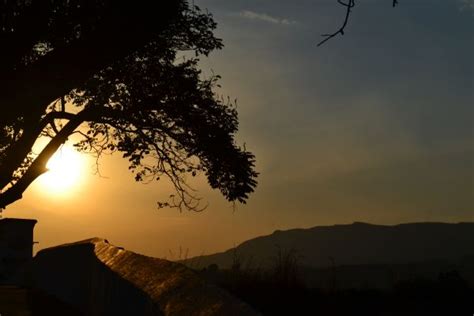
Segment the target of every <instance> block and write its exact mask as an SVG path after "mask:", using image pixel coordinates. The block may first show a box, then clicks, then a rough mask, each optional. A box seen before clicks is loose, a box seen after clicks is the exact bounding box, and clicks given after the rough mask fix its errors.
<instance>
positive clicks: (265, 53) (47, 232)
mask: <svg viewBox="0 0 474 316" xmlns="http://www.w3.org/2000/svg"><path fill="white" fill-rule="evenodd" d="M195 3H196V4H197V5H199V6H200V7H202V8H207V9H208V10H209V11H210V12H212V13H213V14H214V17H215V19H216V21H217V23H218V27H217V30H216V34H217V36H218V37H220V38H222V39H223V41H224V45H225V46H224V48H223V49H222V50H220V51H217V52H214V53H212V54H211V55H210V56H209V58H207V59H205V58H204V59H202V60H201V67H202V70H203V76H210V75H211V74H212V73H213V72H215V73H216V74H219V75H221V76H222V79H221V81H220V84H221V85H222V88H221V89H220V90H219V91H218V93H219V94H222V95H223V96H224V97H227V96H229V97H230V98H231V99H237V104H238V107H237V110H238V112H239V122H240V124H239V133H238V142H239V143H240V144H242V145H243V144H244V142H245V147H246V148H247V149H248V150H250V151H251V152H253V153H254V154H255V156H256V159H257V160H256V161H257V171H258V172H259V173H260V175H259V178H258V182H259V183H258V186H257V189H256V191H255V192H254V193H253V194H252V195H251V196H250V199H249V201H248V203H247V204H246V205H240V204H236V207H235V208H233V206H232V204H230V203H228V202H226V201H225V199H224V198H223V197H222V196H221V195H220V194H219V192H217V191H212V190H210V189H209V186H208V185H207V183H206V180H205V178H204V177H198V178H196V179H195V181H191V183H192V185H193V187H194V188H195V189H197V190H198V194H199V196H201V197H203V201H204V203H209V206H208V207H207V209H206V210H205V211H203V212H200V213H193V212H187V211H183V212H179V211H178V210H176V209H157V201H159V200H160V199H164V198H166V197H167V196H169V195H170V194H172V193H173V191H172V188H171V187H170V185H169V184H168V183H167V182H164V181H159V182H152V183H149V184H142V183H136V182H135V181H134V179H133V175H132V174H131V173H130V172H129V171H128V165H127V162H126V161H125V160H123V159H122V158H121V157H120V154H119V153H117V154H116V155H112V156H105V157H103V158H102V159H101V160H100V161H99V164H100V165H99V171H100V175H99V174H97V172H95V170H96V161H95V160H94V159H93V158H92V157H87V159H81V160H80V164H79V165H80V166H81V169H80V174H78V175H77V174H76V177H78V179H79V180H78V181H77V182H76V183H75V184H74V185H73V186H72V187H71V189H70V190H69V191H68V192H67V194H65V193H64V192H62V193H61V192H56V191H55V190H48V191H46V190H45V189H44V185H42V184H41V179H38V181H37V182H35V183H34V184H33V185H32V186H31V187H30V188H29V189H28V190H27V191H26V193H25V195H24V198H23V199H22V200H20V201H18V202H17V203H15V204H14V205H12V206H11V207H9V208H8V209H7V210H6V211H5V212H4V213H3V215H4V216H6V217H19V218H35V219H37V220H38V224H37V226H36V227H35V240H36V241H38V242H39V244H37V245H35V247H36V248H35V251H38V250H40V249H42V248H45V247H49V246H53V245H57V244H61V243H66V242H72V241H77V240H80V239H86V238H89V237H92V236H98V237H103V238H107V239H108V240H110V241H111V242H112V243H114V244H116V245H120V246H123V247H125V248H127V249H129V250H132V251H135V252H139V253H143V254H147V255H150V256H157V257H167V258H168V259H179V257H182V256H183V253H186V254H187V255H189V256H195V255H200V254H212V253H215V252H217V251H223V250H226V249H229V248H231V247H233V246H235V245H237V244H239V243H241V242H242V241H244V240H247V239H249V238H253V237H255V236H260V235H266V234H270V233H272V232H273V231H275V230H277V229H279V230H284V229H290V228H296V227H312V226H316V225H333V224H342V223H351V222H354V221H363V222H370V223H376V224H396V223H405V222H426V221H430V222H438V221H439V222H441V221H442V222H463V221H474V165H473V161H474V146H473V145H474V129H473V126H474V125H473V123H474V122H473V121H474V107H473V104H474V92H473V91H474V79H473V78H474V61H473V58H472V56H474V37H473V31H474V2H473V1H472V0H430V1H428V0H414V1H400V4H399V5H398V6H397V7H395V8H392V6H391V1H375V0H365V1H360V2H358V5H357V7H356V8H355V9H354V11H353V14H352V15H351V19H350V21H349V25H348V28H347V30H346V34H345V36H342V37H340V36H339V37H335V38H334V39H332V40H330V41H329V42H327V43H326V44H324V45H323V46H321V47H317V43H318V42H319V41H320V39H321V36H320V35H321V34H322V33H327V32H332V31H335V30H336V29H337V28H338V27H339V25H340V23H341V22H342V20H343V18H344V9H342V8H341V7H340V6H338V5H337V2H336V1H333V0H318V1H314V0H307V1H304V0H296V1H284V0H273V1H270V0H258V1H257V0H252V1H250V0H248V1H243V0H233V1H230V0H229V1H223V0H199V1H195ZM76 169H77V168H76ZM76 171H77V170H76ZM45 176H46V175H44V176H42V177H45ZM62 176H63V177H67V176H66V175H62Z"/></svg>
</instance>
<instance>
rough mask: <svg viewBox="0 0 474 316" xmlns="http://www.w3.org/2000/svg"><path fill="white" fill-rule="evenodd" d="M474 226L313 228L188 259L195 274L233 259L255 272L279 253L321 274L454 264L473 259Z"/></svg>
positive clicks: (356, 224) (227, 264)
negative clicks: (333, 269)
mask: <svg viewBox="0 0 474 316" xmlns="http://www.w3.org/2000/svg"><path fill="white" fill-rule="evenodd" d="M473 245H474V222H461V223H453V224H451V223H436V222H423V223H408V224H399V225H393V226H390V225H374V224H368V223H362V222H354V223H353V224H348V225H333V226H316V227H313V228H308V229H300V228H299V229H290V230H286V231H280V230H277V231H275V232H274V233H273V234H271V235H267V236H261V237H257V238H254V239H250V240H247V241H245V242H243V243H242V244H240V245H239V246H237V247H235V248H232V249H229V250H227V251H225V252H222V253H216V254H213V255H208V256H200V257H195V258H191V259H187V260H186V261H185V263H187V264H188V265H190V266H193V267H196V268H200V267H206V266H208V265H210V264H213V263H215V264H217V265H218V266H219V267H220V268H230V267H231V266H232V264H233V262H234V261H235V258H238V259H239V260H240V261H241V262H242V264H244V265H245V264H246V262H248V261H249V260H250V261H251V262H252V264H253V265H254V266H262V267H266V266H269V265H271V264H273V262H274V258H275V256H276V255H277V253H278V249H279V248H280V249H281V250H282V251H283V253H285V252H288V251H290V250H293V251H296V253H297V254H298V256H299V257H300V260H299V262H300V263H301V264H302V265H305V266H309V267H315V268H322V267H328V266H330V265H331V264H332V263H331V262H332V260H334V262H335V264H336V265H363V264H404V263H417V262H426V261H437V260H439V261H457V260H461V259H462V258H465V257H470V256H474V246H473Z"/></svg>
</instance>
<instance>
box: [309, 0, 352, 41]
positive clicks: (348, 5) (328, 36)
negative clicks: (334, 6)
mask: <svg viewBox="0 0 474 316" xmlns="http://www.w3.org/2000/svg"><path fill="white" fill-rule="evenodd" d="M348 1H349V2H347V3H345V2H342V0H337V2H338V3H339V4H340V5H342V6H344V7H346V17H345V18H344V23H342V26H341V27H340V28H339V29H338V30H337V31H336V32H334V33H332V34H323V35H321V36H323V37H325V39H323V40H322V41H321V42H319V43H318V46H321V45H323V44H324V43H326V42H327V41H329V40H330V39H331V38H333V37H334V36H336V35H338V34H341V35H344V29H345V28H346V26H347V22H348V21H349V16H350V15H351V9H352V8H353V7H354V6H355V0H348Z"/></svg>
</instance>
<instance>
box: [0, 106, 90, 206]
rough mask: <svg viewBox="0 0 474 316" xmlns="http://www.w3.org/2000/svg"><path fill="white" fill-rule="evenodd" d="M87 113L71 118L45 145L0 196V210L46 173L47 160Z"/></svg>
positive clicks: (82, 120)
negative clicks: (19, 176) (18, 177)
mask: <svg viewBox="0 0 474 316" xmlns="http://www.w3.org/2000/svg"><path fill="white" fill-rule="evenodd" d="M89 112H90V111H88V109H85V110H83V111H81V112H79V113H78V114H76V115H75V116H74V117H73V118H71V120H69V122H68V123H67V124H66V125H65V126H64V127H63V128H62V129H61V131H60V132H59V133H58V134H57V135H56V136H55V137H54V138H53V139H52V140H51V141H50V142H49V143H48V145H46V147H45V148H44V149H43V150H42V151H41V153H40V154H39V155H38V157H36V159H35V160H34V161H33V163H32V164H31V165H30V166H29V167H28V169H27V170H26V172H25V173H24V174H23V176H22V177H21V178H20V179H19V180H18V181H17V182H15V184H13V185H12V186H11V187H10V188H8V189H7V190H6V191H5V192H3V193H1V194H0V210H1V209H5V207H7V206H8V205H10V204H12V203H13V202H15V201H17V200H19V199H21V198H22V195H23V192H25V190H26V189H27V188H28V186H29V185H30V184H31V183H32V182H33V181H34V180H36V178H38V177H39V176H40V175H42V174H43V173H45V172H46V171H48V169H47V168H46V164H47V162H48V160H49V159H50V158H51V156H52V155H53V154H54V153H55V152H56V151H57V150H58V149H59V147H61V145H63V144H64V143H65V142H66V141H67V139H68V137H69V135H71V134H72V133H73V132H74V130H75V129H76V128H77V127H79V125H81V124H82V123H83V122H84V120H85V119H86V118H87V117H88V115H89ZM52 113H53V112H52Z"/></svg>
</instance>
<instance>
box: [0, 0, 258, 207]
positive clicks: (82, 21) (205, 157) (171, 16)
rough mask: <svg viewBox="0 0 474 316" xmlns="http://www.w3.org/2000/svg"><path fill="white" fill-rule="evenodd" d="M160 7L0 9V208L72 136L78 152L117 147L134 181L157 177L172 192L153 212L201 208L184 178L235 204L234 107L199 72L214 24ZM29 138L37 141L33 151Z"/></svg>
mask: <svg viewBox="0 0 474 316" xmlns="http://www.w3.org/2000/svg"><path fill="white" fill-rule="evenodd" d="M159 3H160V4H159V6H158V7H157V8H155V6H156V3H155V2H154V1H147V0H137V1H133V2H131V1H125V0H68V1H62V0H5V1H2V2H0V13H1V16H0V17H1V20H0V46H1V47H2V55H1V58H0V106H1V115H0V209H4V208H5V207H6V206H8V205H10V204H12V203H13V202H15V201H17V200H18V199H21V197H22V194H23V192H24V191H25V190H26V189H27V188H28V186H29V185H30V184H31V183H32V182H33V181H34V180H35V179H36V178H38V177H39V176H40V175H41V174H43V173H44V172H46V171H47V169H46V163H47V161H48V159H49V158H50V157H51V156H52V155H53V154H54V153H55V152H56V151H57V150H58V149H59V148H60V146H61V145H62V144H64V143H65V142H66V141H67V140H68V138H69V137H70V136H71V135H73V134H77V135H79V136H80V140H79V141H77V142H76V144H75V146H76V147H77V149H78V150H80V151H83V152H87V153H93V154H95V155H96V156H97V157H100V156H101V155H102V154H104V153H110V152H120V153H121V154H122V155H123V157H124V158H126V159H128V161H129V169H130V170H131V171H132V172H134V173H135V179H136V180H137V181H149V180H158V179H160V177H166V178H168V179H169V180H170V181H171V183H172V184H173V185H174V188H175V189H176V194H175V195H174V196H173V197H172V198H171V199H170V200H169V201H166V202H159V206H171V207H179V208H181V209H182V208H184V209H192V210H198V209H200V206H199V201H198V199H197V197H196V196H194V194H193V191H192V189H191V188H190V187H189V186H188V184H187V182H186V175H187V174H189V175H192V176H194V175H196V174H198V173H203V174H204V175H205V176H206V177H207V179H208V183H209V185H210V186H211V187H212V188H215V189H219V190H220V191H221V192H222V194H223V195H224V197H225V198H226V199H227V200H229V201H232V202H234V201H238V202H242V203H245V201H246V200H247V198H248V196H249V194H250V193H251V192H253V190H254V188H255V186H256V184H257V183H256V177H257V172H256V171H255V157H254V155H253V154H252V153H250V152H249V151H247V150H246V149H245V147H240V146H239V145H238V144H236V141H235V134H236V132H237V129H238V118H237V112H236V108H235V104H234V102H231V101H229V100H228V99H224V98H221V97H219V96H217V95H216V94H215V92H214V90H213V88H214V87H215V86H216V85H218V82H217V81H218V79H219V77H218V76H212V77H210V78H203V76H202V74H201V71H200V70H199V67H198V60H199V57H200V56H202V55H204V56H207V55H208V54H209V53H210V52H212V51H214V50H217V49H221V48H222V47H223V45H222V41H221V40H220V39H218V38H216V37H215V36H214V34H213V30H214V29H215V27H216V23H215V22H214V20H213V18H212V15H211V14H209V13H208V12H204V11H201V10H200V8H199V7H197V6H195V5H190V4H189V3H187V1H185V0H180V1H177V0H167V1H160V2H159ZM187 52H191V53H192V57H185V56H190V55H191V54H188V53H187ZM40 137H46V138H48V144H47V145H46V147H44V149H43V150H42V151H41V152H40V153H38V154H33V152H32V148H33V146H34V144H35V142H36V141H37V140H38V139H39V138H40Z"/></svg>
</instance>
